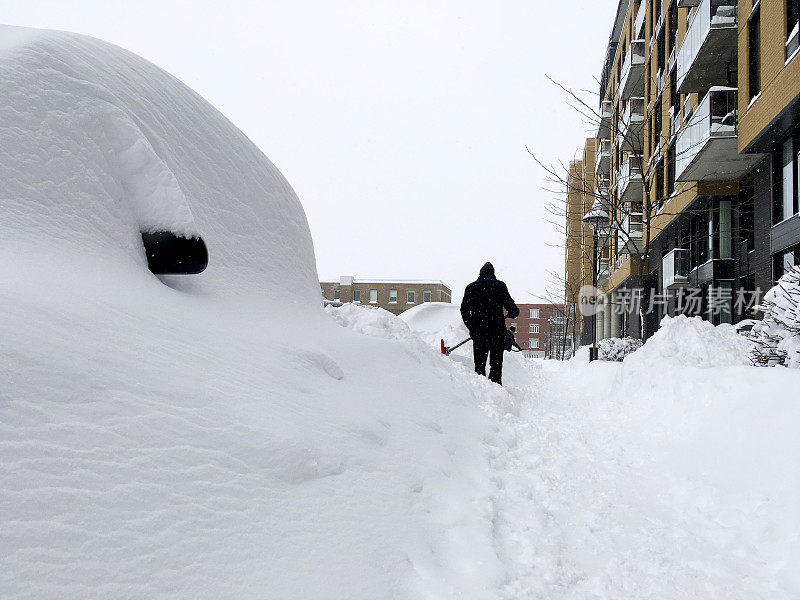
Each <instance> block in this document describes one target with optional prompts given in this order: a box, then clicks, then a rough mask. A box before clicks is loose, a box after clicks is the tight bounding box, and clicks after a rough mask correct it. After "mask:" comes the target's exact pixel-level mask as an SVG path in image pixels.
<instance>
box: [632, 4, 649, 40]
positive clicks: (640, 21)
mask: <svg viewBox="0 0 800 600" xmlns="http://www.w3.org/2000/svg"><path fill="white" fill-rule="evenodd" d="M645 17H647V2H644V1H643V2H640V3H639V10H638V12H637V13H636V20H635V21H634V22H633V33H634V35H635V36H636V37H637V38H639V39H644V21H645Z"/></svg>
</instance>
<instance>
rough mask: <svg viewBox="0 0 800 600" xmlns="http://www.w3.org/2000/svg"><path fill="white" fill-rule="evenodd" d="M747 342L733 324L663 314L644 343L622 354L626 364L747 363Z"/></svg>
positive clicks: (705, 364) (663, 366)
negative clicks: (713, 322) (654, 329)
mask: <svg viewBox="0 0 800 600" xmlns="http://www.w3.org/2000/svg"><path fill="white" fill-rule="evenodd" d="M750 348H751V343H750V342H749V341H748V340H747V339H745V338H744V337H743V336H741V335H739V334H738V333H737V332H736V328H735V327H734V326H733V325H728V324H722V325H718V326H716V327H715V326H714V325H712V324H711V323H709V322H708V321H704V320H703V319H701V318H700V317H687V316H686V315H679V316H677V317H670V316H666V317H664V318H663V319H662V320H661V326H660V327H659V329H658V331H656V332H655V333H654V334H653V335H652V337H650V338H649V339H648V340H647V341H646V342H645V344H644V345H643V346H642V347H641V348H640V349H639V350H637V351H636V352H634V353H633V354H631V355H629V356H627V357H626V358H625V365H626V366H631V367H633V366H643V367H646V366H648V365H650V366H652V365H659V366H658V369H669V368H674V367H679V366H692V367H723V366H732V365H746V364H750V363H749V361H748V359H747V353H748V351H749V350H750Z"/></svg>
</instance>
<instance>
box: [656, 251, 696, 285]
mask: <svg viewBox="0 0 800 600" xmlns="http://www.w3.org/2000/svg"><path fill="white" fill-rule="evenodd" d="M661 276H662V280H663V283H664V285H663V288H664V289H665V290H671V289H674V288H677V287H682V286H685V285H688V283H689V251H688V250H686V249H683V248H675V249H673V250H670V251H669V252H667V254H666V255H665V256H664V258H663V259H662V261H661Z"/></svg>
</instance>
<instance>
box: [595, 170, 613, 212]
mask: <svg viewBox="0 0 800 600" xmlns="http://www.w3.org/2000/svg"><path fill="white" fill-rule="evenodd" d="M610 193H611V184H610V183H609V181H608V177H598V178H597V185H596V186H595V196H596V197H597V198H599V199H600V202H601V204H602V205H603V206H604V207H608V206H609V202H608V200H609V194H610Z"/></svg>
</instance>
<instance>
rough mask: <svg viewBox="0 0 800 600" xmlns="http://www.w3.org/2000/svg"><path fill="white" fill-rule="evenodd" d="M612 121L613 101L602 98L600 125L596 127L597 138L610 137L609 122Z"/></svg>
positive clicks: (607, 138) (605, 138)
mask: <svg viewBox="0 0 800 600" xmlns="http://www.w3.org/2000/svg"><path fill="white" fill-rule="evenodd" d="M613 122H614V103H613V102H611V100H603V102H602V103H600V125H599V126H598V128H597V139H598V140H610V139H611V124H612V123H613Z"/></svg>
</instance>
